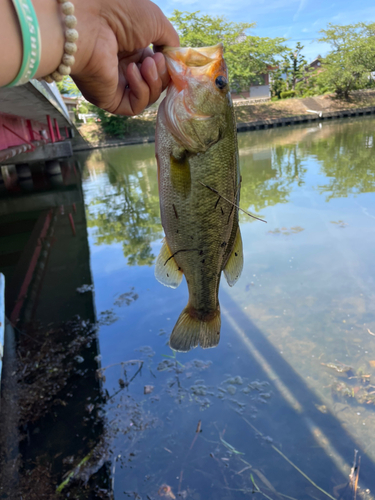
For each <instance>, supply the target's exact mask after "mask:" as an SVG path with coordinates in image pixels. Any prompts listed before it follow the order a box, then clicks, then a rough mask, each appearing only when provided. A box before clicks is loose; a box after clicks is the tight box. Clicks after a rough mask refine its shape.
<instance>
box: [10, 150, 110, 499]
mask: <svg viewBox="0 0 375 500" xmlns="http://www.w3.org/2000/svg"><path fill="white" fill-rule="evenodd" d="M34 178H35V183H34V190H33V192H27V190H25V189H24V188H23V187H22V186H20V185H19V183H18V184H17V185H15V186H14V189H9V190H8V191H7V192H6V193H3V196H2V197H1V198H0V273H2V274H3V275H4V276H5V283H6V287H5V313H6V318H7V321H6V323H7V332H8V336H7V337H6V343H8V345H5V348H6V350H5V359H4V367H3V373H2V394H1V395H2V399H1V407H0V436H1V437H0V497H1V498H21V497H22V498H24V499H29V498H30V499H31V498H37V496H35V495H37V494H39V493H40V496H39V497H38V498H54V494H55V488H56V485H57V484H59V483H60V482H62V481H63V478H64V474H65V473H67V472H69V471H71V470H72V469H73V470H74V467H76V466H77V464H79V463H80V462H81V461H82V460H84V459H85V458H86V459H87V457H88V456H89V455H90V453H91V452H92V450H94V449H95V448H96V447H97V446H99V445H100V444H102V443H103V440H104V438H103V432H104V430H103V429H104V423H103V418H102V416H101V413H102V410H101V409H102V406H103V404H104V397H103V393H102V388H101V381H100V380H98V379H97V377H96V374H97V369H98V368H99V367H100V361H99V360H100V356H99V347H98V343H97V338H96V312H95V306H94V300H93V282H92V276H91V271H90V255H89V247H88V241H87V227H86V216H85V207H84V200H83V193H82V187H81V172H80V165H79V163H78V162H75V161H73V160H70V161H69V162H68V161H67V162H65V163H64V168H63V173H62V176H61V180H60V181H61V182H58V183H55V186H53V183H51V180H50V179H48V178H45V175H44V174H43V172H41V171H40V172H38V170H37V169H36V170H35V171H34ZM95 477H96V479H95V480H94V481H92V482H91V483H90V485H91V488H88V490H87V496H83V497H82V498H99V497H97V496H96V494H95V491H96V490H97V489H100V490H101V495H102V496H100V498H110V495H111V494H110V492H109V490H110V488H109V471H108V464H107V463H104V464H102V466H101V467H99V470H98V471H97V474H96V475H95ZM105 491H107V493H108V496H103V495H104V493H103V492H105ZM38 492H39V493H38ZM49 494H50V496H48V495H49ZM33 495H34V496H33ZM85 495H86V493H85ZM73 497H74V498H75V496H74V493H73ZM80 498H81V497H80Z"/></svg>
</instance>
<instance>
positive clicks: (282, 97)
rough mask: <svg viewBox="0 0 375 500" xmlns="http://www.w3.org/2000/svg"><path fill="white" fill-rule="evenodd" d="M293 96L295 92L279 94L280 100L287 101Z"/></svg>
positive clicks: (287, 91) (288, 91)
mask: <svg viewBox="0 0 375 500" xmlns="http://www.w3.org/2000/svg"><path fill="white" fill-rule="evenodd" d="M295 96H296V91H295V90H286V91H285V92H281V94H280V99H288V98H290V97H295Z"/></svg>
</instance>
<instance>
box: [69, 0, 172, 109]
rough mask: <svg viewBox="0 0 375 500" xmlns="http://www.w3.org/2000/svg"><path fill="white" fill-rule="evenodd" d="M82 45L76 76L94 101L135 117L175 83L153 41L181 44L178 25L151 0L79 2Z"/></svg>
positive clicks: (77, 82) (80, 46)
mask: <svg viewBox="0 0 375 500" xmlns="http://www.w3.org/2000/svg"><path fill="white" fill-rule="evenodd" d="M74 4H75V7H76V17H77V20H78V26H77V29H78V32H79V43H78V52H77V57H76V63H75V64H74V66H73V68H72V78H73V79H74V81H75V83H76V84H77V86H78V87H79V89H80V90H81V92H82V94H83V95H84V96H85V97H86V99H88V100H89V101H90V102H92V103H93V104H95V105H96V106H99V107H101V108H103V109H105V110H107V111H110V112H111V113H116V114H119V115H128V116H133V115H136V114H139V113H141V112H142V111H143V110H144V109H145V108H146V107H147V106H149V105H150V104H152V103H154V102H155V101H156V100H157V99H158V98H159V96H160V94H161V92H162V91H163V90H164V89H165V88H166V86H167V85H168V82H169V75H168V72H167V68H166V64H165V59H164V56H163V55H162V54H161V53H156V54H154V53H153V51H152V50H151V48H150V47H149V45H150V44H154V45H170V46H179V39H178V35H177V33H176V31H175V30H174V28H173V26H172V25H171V24H170V22H169V21H168V20H167V18H166V17H165V16H164V14H163V13H162V12H161V10H160V9H159V7H157V6H156V5H155V4H154V3H152V2H151V1H149V0H87V1H85V0H76V1H75V2H74Z"/></svg>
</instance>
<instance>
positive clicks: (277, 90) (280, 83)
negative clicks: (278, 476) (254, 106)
mask: <svg viewBox="0 0 375 500" xmlns="http://www.w3.org/2000/svg"><path fill="white" fill-rule="evenodd" d="M282 75H283V69H282V68H277V69H276V70H274V71H273V72H272V79H271V85H270V87H271V95H272V98H275V99H276V100H277V99H280V94H281V92H285V91H286V90H287V84H286V80H285V78H283V77H282Z"/></svg>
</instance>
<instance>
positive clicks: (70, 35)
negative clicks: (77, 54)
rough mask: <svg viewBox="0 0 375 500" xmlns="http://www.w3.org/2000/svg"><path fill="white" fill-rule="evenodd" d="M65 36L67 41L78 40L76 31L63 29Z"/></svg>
mask: <svg viewBox="0 0 375 500" xmlns="http://www.w3.org/2000/svg"><path fill="white" fill-rule="evenodd" d="M65 38H66V41H67V42H76V41H77V40H78V31H77V30H71V29H67V30H66V31H65Z"/></svg>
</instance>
